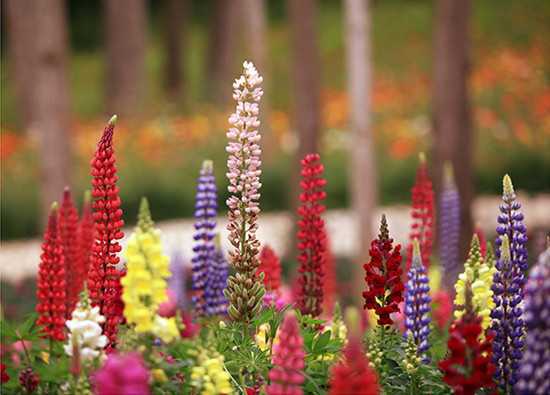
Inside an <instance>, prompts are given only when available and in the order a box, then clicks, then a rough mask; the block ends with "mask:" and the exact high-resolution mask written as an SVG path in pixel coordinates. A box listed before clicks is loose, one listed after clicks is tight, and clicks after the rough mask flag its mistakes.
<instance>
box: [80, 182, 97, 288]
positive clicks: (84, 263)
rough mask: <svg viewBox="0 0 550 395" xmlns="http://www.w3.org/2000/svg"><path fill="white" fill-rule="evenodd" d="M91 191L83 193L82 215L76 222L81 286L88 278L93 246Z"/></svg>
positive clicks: (93, 225)
mask: <svg viewBox="0 0 550 395" xmlns="http://www.w3.org/2000/svg"><path fill="white" fill-rule="evenodd" d="M91 199H92V196H91V192H90V191H86V193H85V194H84V204H83V206H82V215H81V218H80V221H79V222H78V228H77V243H78V262H79V263H78V267H79V270H82V275H83V277H82V286H83V287H84V286H85V285H86V283H87V280H88V271H89V270H90V259H91V255H92V248H93V247H94V237H95V234H94V232H95V230H94V229H95V224H94V218H93V216H92V206H91Z"/></svg>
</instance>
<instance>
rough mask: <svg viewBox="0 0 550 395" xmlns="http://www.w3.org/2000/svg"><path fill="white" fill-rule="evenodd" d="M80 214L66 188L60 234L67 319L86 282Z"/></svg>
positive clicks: (68, 189)
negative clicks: (80, 244) (80, 249)
mask: <svg viewBox="0 0 550 395" xmlns="http://www.w3.org/2000/svg"><path fill="white" fill-rule="evenodd" d="M77 228H78V212H77V211H76V207H75V205H74V203H73V199H72V197H71V190H70V188H69V187H65V190H64V191H63V200H62V201H61V207H60V208H59V233H60V235H61V242H62V243H63V255H64V258H65V259H64V260H65V275H66V285H67V311H66V314H65V316H66V318H67V319H69V318H70V317H71V313H72V311H73V310H74V307H75V306H76V303H77V302H78V297H79V294H80V291H82V286H83V282H84V276H85V274H84V269H83V268H82V267H81V265H80V260H79V259H78V239H77Z"/></svg>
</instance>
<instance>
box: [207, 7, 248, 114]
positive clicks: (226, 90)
mask: <svg viewBox="0 0 550 395" xmlns="http://www.w3.org/2000/svg"><path fill="white" fill-rule="evenodd" d="M212 8H213V10H212V16H211V19H210V37H209V44H208V53H207V57H206V59H207V62H208V63H207V65H206V67H207V72H208V79H207V81H208V83H209V86H208V96H209V99H210V100H213V101H214V102H215V103H217V104H220V105H222V104H227V103H228V102H229V100H230V99H231V97H232V90H231V85H230V84H231V82H232V80H233V79H234V78H236V75H235V74H234V68H233V66H234V64H233V63H234V52H235V36H236V34H235V30H236V20H237V19H236V17H237V13H238V11H239V9H240V7H238V6H237V5H236V3H235V2H233V1H227V0H215V1H214V5H213V7H212Z"/></svg>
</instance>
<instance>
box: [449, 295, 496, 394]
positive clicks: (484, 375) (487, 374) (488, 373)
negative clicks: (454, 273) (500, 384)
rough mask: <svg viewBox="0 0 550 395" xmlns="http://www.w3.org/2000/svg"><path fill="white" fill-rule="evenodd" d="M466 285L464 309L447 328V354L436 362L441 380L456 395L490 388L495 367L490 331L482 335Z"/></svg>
mask: <svg viewBox="0 0 550 395" xmlns="http://www.w3.org/2000/svg"><path fill="white" fill-rule="evenodd" d="M471 292H472V291H471V289H470V288H469V284H467V288H466V302H465V305H466V311H465V312H464V314H463V315H462V317H460V318H459V319H458V320H456V321H455V322H453V324H452V325H451V328H450V330H449V340H448V342H447V346H448V348H449V352H448V355H447V357H446V358H445V359H444V360H442V361H441V362H440V363H439V368H440V369H441V370H442V372H443V381H445V383H447V384H448V385H449V386H450V387H451V388H452V389H453V391H454V393H455V394H463V395H467V394H474V393H475V392H476V391H477V390H478V389H480V388H486V389H493V388H494V387H495V383H494V381H493V374H494V372H495V366H494V364H493V362H492V355H491V353H492V350H491V341H492V339H493V334H492V333H489V334H488V335H487V336H486V337H485V338H483V337H482V333H483V328H482V327H481V317H479V316H477V315H476V314H475V313H474V311H473V307H472V301H471V299H472V295H471Z"/></svg>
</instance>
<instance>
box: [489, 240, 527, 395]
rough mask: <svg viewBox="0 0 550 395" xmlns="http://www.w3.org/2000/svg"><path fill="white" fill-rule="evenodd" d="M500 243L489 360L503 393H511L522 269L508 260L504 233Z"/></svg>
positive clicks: (519, 339) (518, 354) (519, 337)
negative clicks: (492, 363)
mask: <svg viewBox="0 0 550 395" xmlns="http://www.w3.org/2000/svg"><path fill="white" fill-rule="evenodd" d="M501 237H502V241H501V242H500V243H499V244H500V251H499V253H498V255H499V256H500V258H499V259H498V260H497V263H496V269H497V271H496V272H495V275H494V278H493V293H494V294H493V300H494V302H495V307H494V309H493V310H492V311H491V318H492V319H493V320H492V323H491V329H492V330H493V331H494V333H495V340H494V342H493V360H494V362H495V365H496V372H495V379H496V381H497V383H498V385H499V387H500V388H501V389H502V391H503V392H505V393H511V391H512V388H513V386H514V384H515V383H516V381H517V376H518V368H519V362H520V361H521V358H522V353H523V351H522V350H523V336H524V333H525V323H524V322H523V318H522V316H523V305H522V300H523V297H522V284H523V273H522V272H521V270H520V269H519V268H518V267H517V266H516V264H514V262H512V255H511V251H510V242H509V240H508V235H507V234H504V236H501Z"/></svg>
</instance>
